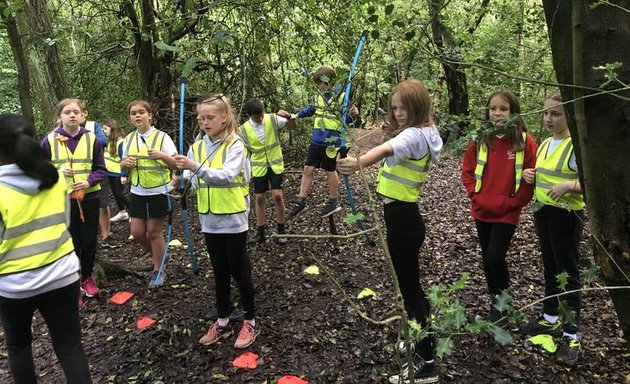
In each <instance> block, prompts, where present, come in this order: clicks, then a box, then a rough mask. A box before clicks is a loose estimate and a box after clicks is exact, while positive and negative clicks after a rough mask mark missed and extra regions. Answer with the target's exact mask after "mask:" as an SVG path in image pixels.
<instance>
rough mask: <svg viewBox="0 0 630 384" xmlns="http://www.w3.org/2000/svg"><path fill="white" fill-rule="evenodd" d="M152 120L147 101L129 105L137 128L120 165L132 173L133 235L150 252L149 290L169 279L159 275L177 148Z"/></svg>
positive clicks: (130, 177) (128, 141) (129, 139)
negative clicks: (151, 268) (168, 194)
mask: <svg viewBox="0 0 630 384" xmlns="http://www.w3.org/2000/svg"><path fill="white" fill-rule="evenodd" d="M152 118H153V114H152V113H151V105H150V104H149V103H148V102H146V101H144V100H134V101H132V102H131V103H130V104H129V120H131V123H132V124H133V125H134V126H135V127H136V128H137V129H136V130H135V131H133V132H131V133H130V134H128V135H127V137H125V143H124V147H123V155H122V159H123V160H122V161H121V162H120V165H121V167H122V169H123V170H125V171H128V172H129V180H130V181H131V199H130V202H129V216H131V235H132V236H133V238H134V239H135V240H136V241H137V242H138V243H140V244H141V245H142V246H143V247H144V248H145V249H146V250H147V251H149V252H150V253H151V255H152V258H153V274H152V275H151V280H150V281H149V288H158V287H161V286H162V285H163V284H164V280H165V279H166V273H164V271H162V273H158V272H159V270H160V264H161V263H162V259H163V257H164V252H165V249H166V241H165V240H164V235H163V234H162V229H163V228H164V219H165V217H166V215H168V213H169V212H170V210H171V209H172V202H171V201H170V198H169V197H168V196H167V195H166V193H168V184H169V182H170V181H171V178H170V174H171V171H170V169H171V168H175V159H174V158H173V157H172V156H173V155H175V154H177V148H176V147H175V143H173V140H172V139H171V137H170V136H169V135H167V134H166V133H164V132H162V131H160V130H158V129H156V128H155V127H153V126H152V125H151V119H152ZM158 275H159V276H158Z"/></svg>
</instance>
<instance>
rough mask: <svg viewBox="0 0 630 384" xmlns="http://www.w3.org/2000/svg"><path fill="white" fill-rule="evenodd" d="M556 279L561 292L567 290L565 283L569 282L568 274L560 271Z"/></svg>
mask: <svg viewBox="0 0 630 384" xmlns="http://www.w3.org/2000/svg"><path fill="white" fill-rule="evenodd" d="M556 281H557V282H558V289H559V290H560V291H562V292H565V291H566V290H567V284H568V283H569V274H568V273H566V271H565V272H562V273H560V274H557V275H556Z"/></svg>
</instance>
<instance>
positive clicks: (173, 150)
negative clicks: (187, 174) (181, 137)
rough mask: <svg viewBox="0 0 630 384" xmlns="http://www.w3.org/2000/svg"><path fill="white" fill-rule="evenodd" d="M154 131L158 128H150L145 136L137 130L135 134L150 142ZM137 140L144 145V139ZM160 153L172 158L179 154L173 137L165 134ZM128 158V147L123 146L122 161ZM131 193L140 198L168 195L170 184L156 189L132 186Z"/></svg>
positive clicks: (138, 138)
mask: <svg viewBox="0 0 630 384" xmlns="http://www.w3.org/2000/svg"><path fill="white" fill-rule="evenodd" d="M154 129H156V128H155V127H151V128H149V130H148V131H146V132H145V133H143V134H141V133H140V132H138V131H137V130H136V131H135V134H136V135H138V136H142V137H143V138H144V140H145V141H147V142H148V140H149V136H150V135H151V133H152V132H153V130H154ZM136 140H137V141H138V142H139V143H142V139H141V138H140V137H136ZM160 151H161V152H164V153H166V154H168V155H171V156H172V155H175V154H177V147H176V146H175V143H174V142H173V139H171V137H170V136H169V135H168V134H167V133H164V140H163V141H162V147H161V148H160ZM127 156H129V155H128V153H127V146H126V145H123V153H122V159H125V158H127ZM168 181H170V178H169V180H167V182H168ZM131 193H133V194H135V195H139V196H152V195H160V194H162V193H168V183H167V184H166V185H161V186H159V187H155V188H143V187H142V186H141V185H140V183H138V185H133V184H131Z"/></svg>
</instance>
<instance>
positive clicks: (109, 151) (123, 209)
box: [103, 119, 129, 222]
mask: <svg viewBox="0 0 630 384" xmlns="http://www.w3.org/2000/svg"><path fill="white" fill-rule="evenodd" d="M103 131H105V134H106V135H107V139H108V144H107V147H106V148H105V154H104V157H105V167H106V168H107V177H108V178H109V185H110V187H111V189H112V194H113V195H114V201H115V202H116V206H117V207H118V213H117V214H116V215H114V217H112V218H111V219H109V221H112V222H115V221H123V220H129V213H128V212H127V209H128V208H129V199H128V198H127V196H126V195H125V192H124V189H125V187H124V185H125V184H127V183H128V179H127V172H124V171H123V170H122V168H121V166H120V161H121V156H122V153H123V147H124V146H123V142H124V141H125V135H124V133H123V131H122V129H121V128H120V125H119V124H118V122H117V121H116V120H113V119H110V120H107V121H106V122H104V123H103Z"/></svg>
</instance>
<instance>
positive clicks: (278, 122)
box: [239, 97, 295, 245]
mask: <svg viewBox="0 0 630 384" xmlns="http://www.w3.org/2000/svg"><path fill="white" fill-rule="evenodd" d="M243 108H244V109H245V113H247V116H249V120H247V121H246V122H245V124H243V125H241V126H240V127H239V134H240V136H241V137H242V138H243V141H244V142H245V146H246V147H247V148H248V150H249V153H250V154H251V169H252V180H253V183H254V196H255V197H256V200H255V201H256V235H255V236H254V237H252V238H251V239H250V240H249V243H252V244H256V243H262V242H264V241H265V192H267V191H269V189H271V196H272V197H273V202H274V206H275V210H276V227H277V231H278V234H284V233H286V229H285V227H284V224H285V214H284V197H283V193H282V176H283V173H284V159H283V157H282V147H281V146H280V138H279V135H278V129H282V128H284V127H285V126H288V127H294V126H295V120H287V119H285V118H284V117H281V116H278V115H276V114H273V113H265V109H264V106H263V103H262V101H260V99H258V98H255V97H253V98H251V99H249V100H247V101H246V102H245V105H244V106H243ZM276 243H278V244H280V245H284V244H286V243H287V238H286V237H278V238H276Z"/></svg>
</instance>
